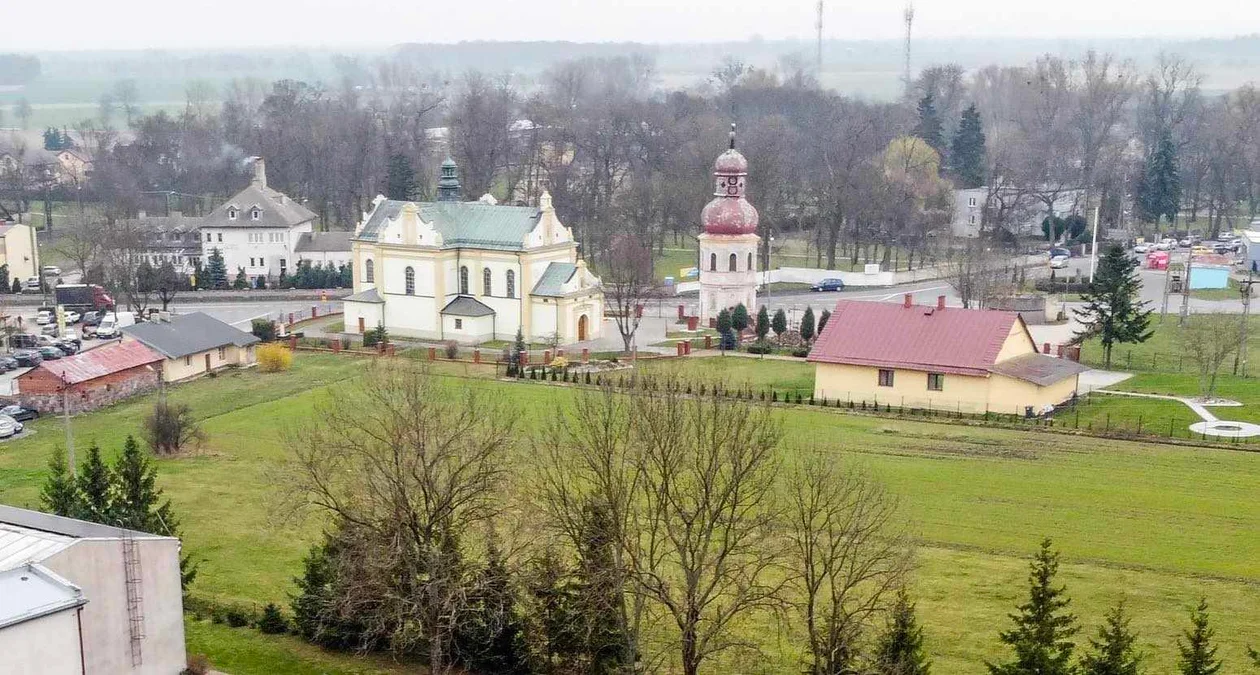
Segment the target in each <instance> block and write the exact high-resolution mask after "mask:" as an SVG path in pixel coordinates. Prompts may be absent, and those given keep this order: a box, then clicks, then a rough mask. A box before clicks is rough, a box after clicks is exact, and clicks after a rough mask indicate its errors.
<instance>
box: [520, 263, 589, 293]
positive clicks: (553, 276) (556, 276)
mask: <svg viewBox="0 0 1260 675" xmlns="http://www.w3.org/2000/svg"><path fill="white" fill-rule="evenodd" d="M576 271H577V265H575V264H573V263H562V262H553V263H551V264H550V265H547V269H545V270H543V273H542V276H541V277H538V283H536V284H534V290H532V291H530V292H529V294H530V295H541V296H545V297H552V298H557V297H560V296H562V295H564V291H563V290H562V287H563V286H564V284H565V283H566V282H568V281H569V279H572V278H573V273H574V272H576Z"/></svg>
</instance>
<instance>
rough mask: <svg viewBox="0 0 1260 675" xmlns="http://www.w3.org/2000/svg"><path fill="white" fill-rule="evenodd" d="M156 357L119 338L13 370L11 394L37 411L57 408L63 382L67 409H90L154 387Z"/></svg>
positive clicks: (158, 369) (157, 371)
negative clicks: (14, 387) (15, 389)
mask: <svg viewBox="0 0 1260 675" xmlns="http://www.w3.org/2000/svg"><path fill="white" fill-rule="evenodd" d="M162 360H163V358H162V355H160V354H158V353H157V352H155V351H153V350H152V349H149V348H148V347H146V346H144V345H143V344H142V343H140V342H138V341H136V340H130V339H127V340H123V341H121V342H118V343H115V344H110V345H104V346H101V347H97V348H96V349H90V350H88V351H85V352H80V353H78V354H75V355H73V356H68V357H66V358H63V359H58V360H56V361H45V362H43V363H41V364H40V365H39V366H38V367H36V368H32V369H31V370H29V371H27V372H25V373H23V374H22V375H19V376H18V378H17V384H18V393H17V395H16V396H15V397H13V398H15V399H16V400H17V402H18V403H20V404H21V405H23V406H26V407H29V408H34V409H36V410H38V411H40V412H42V413H59V412H61V411H62V409H61V404H62V400H63V398H62V394H63V389H64V388H66V387H69V398H70V408H71V410H72V411H75V412H82V411H85V410H95V409H97V408H100V407H103V406H107V405H112V404H114V403H117V402H119V401H121V400H123V399H126V398H129V397H131V396H135V395H137V394H141V393H144V392H147V391H151V390H153V389H156V388H157V386H158V382H159V380H160V376H161V371H162V363H161V362H162Z"/></svg>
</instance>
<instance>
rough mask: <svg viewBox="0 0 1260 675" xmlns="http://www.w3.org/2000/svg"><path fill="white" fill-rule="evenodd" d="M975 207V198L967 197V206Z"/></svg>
mask: <svg viewBox="0 0 1260 675" xmlns="http://www.w3.org/2000/svg"><path fill="white" fill-rule="evenodd" d="M975 205H976V198H975V197H968V198H967V206H975Z"/></svg>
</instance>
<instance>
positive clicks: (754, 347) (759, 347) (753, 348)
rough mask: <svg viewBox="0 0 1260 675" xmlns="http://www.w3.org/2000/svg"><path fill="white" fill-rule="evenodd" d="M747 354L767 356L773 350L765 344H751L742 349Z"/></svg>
mask: <svg viewBox="0 0 1260 675" xmlns="http://www.w3.org/2000/svg"><path fill="white" fill-rule="evenodd" d="M744 351H746V352H748V353H749V354H769V353H771V352H773V351H774V348H773V347H771V346H770V345H767V344H751V345H748V346H747V347H745V348H744Z"/></svg>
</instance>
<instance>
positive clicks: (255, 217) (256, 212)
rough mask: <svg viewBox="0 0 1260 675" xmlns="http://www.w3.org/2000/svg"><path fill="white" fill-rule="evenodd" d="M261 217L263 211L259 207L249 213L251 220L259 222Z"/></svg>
mask: <svg viewBox="0 0 1260 675" xmlns="http://www.w3.org/2000/svg"><path fill="white" fill-rule="evenodd" d="M260 215H262V210H261V209H259V208H258V207H257V206H255V207H254V208H253V210H251V211H250V212H249V218H250V220H258V216H260Z"/></svg>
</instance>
